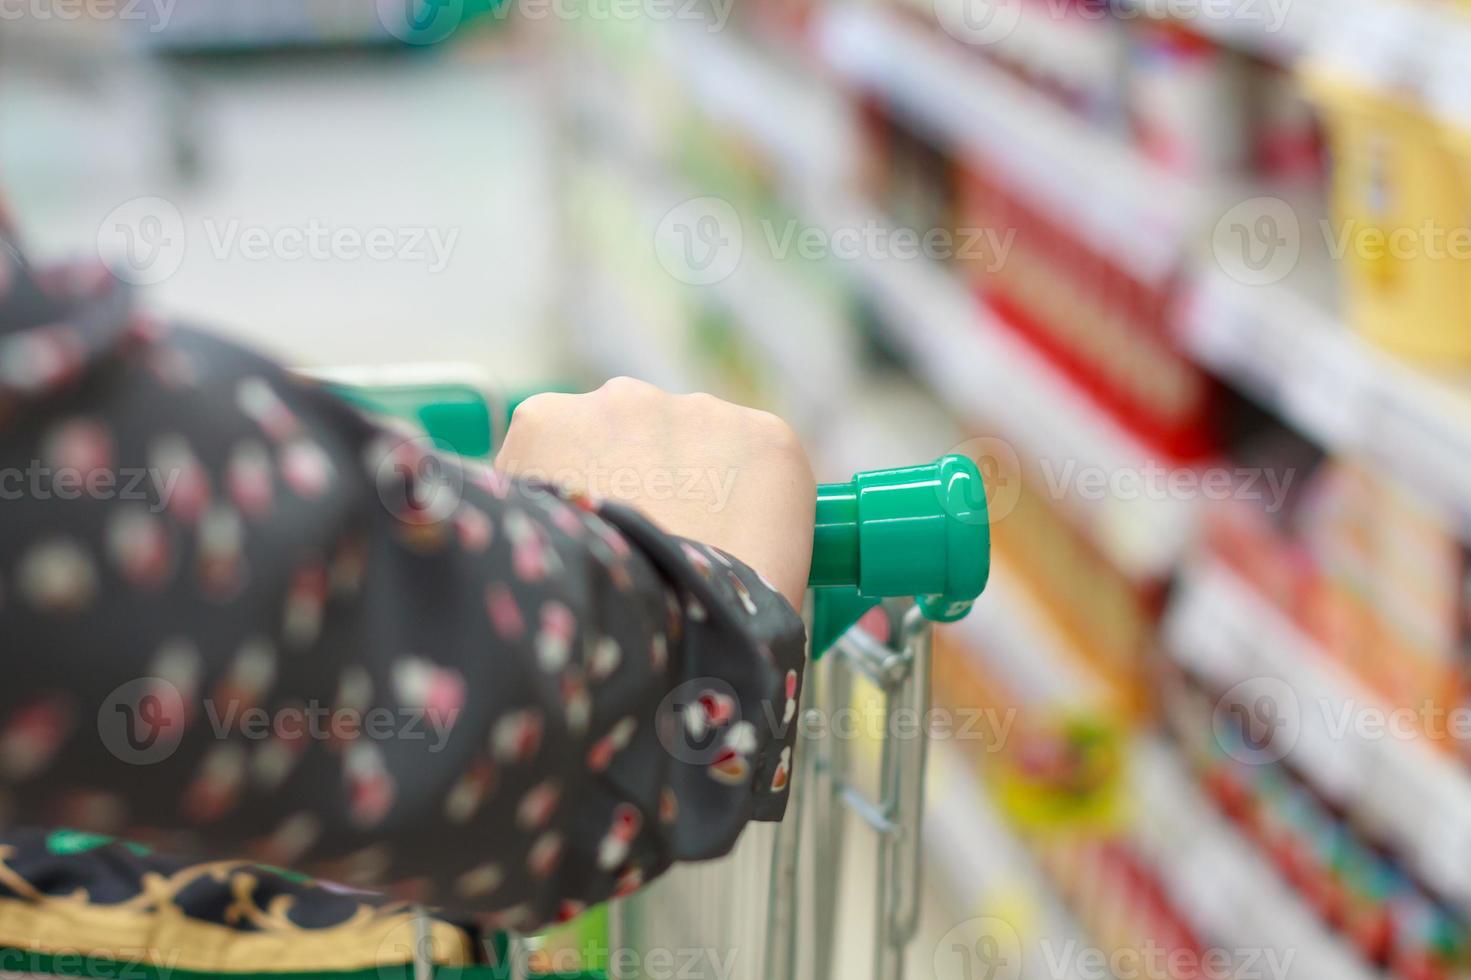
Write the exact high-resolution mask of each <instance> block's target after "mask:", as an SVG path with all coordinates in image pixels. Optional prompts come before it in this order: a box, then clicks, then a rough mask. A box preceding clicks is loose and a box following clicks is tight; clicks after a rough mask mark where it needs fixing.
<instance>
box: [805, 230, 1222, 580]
mask: <svg viewBox="0 0 1471 980" xmlns="http://www.w3.org/2000/svg"><path fill="white" fill-rule="evenodd" d="M813 217H814V218H816V219H818V223H819V224H822V225H824V226H826V227H828V228H864V227H869V226H870V225H871V224H878V223H880V222H879V219H878V218H877V217H876V216H875V215H873V214H871V213H869V212H867V211H866V210H865V209H863V208H862V207H860V206H852V205H834V206H833V207H832V208H831V209H829V211H828V213H827V214H825V215H822V216H818V215H815V214H814V215H813ZM854 266H855V268H854V269H853V272H854V280H855V282H857V283H859V285H860V286H862V287H863V288H865V289H867V290H868V292H869V293H870V295H871V296H872V297H873V300H874V302H875V304H876V305H877V307H878V308H879V312H880V314H881V320H882V324H881V325H882V327H883V328H884V329H886V330H887V331H888V335H889V338H890V340H891V341H892V342H893V344H894V345H895V346H896V347H898V348H900V349H901V350H903V351H904V352H905V353H906V354H907V355H908V356H909V358H910V360H911V361H912V363H914V364H915V365H916V367H917V369H918V372H919V374H920V376H921V377H922V378H923V380H924V381H925V382H926V384H928V385H929V386H930V387H931V388H932V389H933V390H934V391H935V392H936V393H938V394H939V396H940V397H941V398H943V399H944V400H945V402H946V403H947V404H948V406H949V408H950V409H951V411H953V412H955V413H956V415H957V416H959V417H961V418H962V419H965V420H967V421H969V420H972V419H982V420H984V421H986V422H987V423H989V424H991V425H993V426H995V427H996V431H998V432H1001V433H1004V434H1005V436H1006V438H1007V439H1011V440H1014V441H1015V442H1016V452H1017V455H1018V456H1019V457H1020V458H1021V459H1025V460H1028V461H1029V464H1028V465H1033V464H1035V465H1037V466H1047V467H1049V468H1050V472H1051V473H1052V474H1054V475H1057V474H1062V473H1075V472H1078V471H1080V470H1083V469H1087V470H1097V471H1099V472H1102V473H1107V474H1115V473H1118V472H1120V471H1125V470H1134V471H1143V470H1145V469H1149V468H1153V467H1154V466H1157V465H1161V466H1162V465H1165V464H1164V463H1163V462H1162V461H1161V460H1159V459H1158V457H1157V456H1156V455H1155V454H1154V453H1153V452H1151V451H1150V450H1149V449H1148V448H1147V447H1146V446H1144V445H1143V444H1142V443H1140V442H1139V441H1138V440H1136V439H1134V438H1133V437H1132V436H1131V435H1130V434H1129V433H1127V432H1126V431H1124V430H1123V429H1122V428H1121V427H1119V426H1118V425H1117V424H1116V423H1114V422H1113V421H1112V420H1111V419H1109V418H1108V417H1107V416H1106V415H1105V414H1104V413H1103V412H1102V411H1101V410H1100V409H1098V408H1097V407H1095V406H1094V405H1093V403H1092V402H1091V401H1089V400H1088V398H1087V396H1086V395H1084V394H1083V393H1082V392H1080V391H1078V390H1077V388H1076V387H1075V386H1074V385H1073V384H1072V383H1071V382H1070V381H1068V380H1067V379H1066V378H1065V377H1063V376H1062V374H1061V373H1059V372H1058V371H1057V370H1056V369H1055V368H1053V367H1052V366H1051V365H1050V364H1048V363H1047V361H1046V360H1045V359H1044V358H1043V357H1042V356H1041V355H1039V354H1037V353H1036V352H1035V351H1033V350H1031V349H1030V348H1029V347H1028V346H1027V344H1026V343H1025V342H1024V341H1022V340H1020V339H1018V338H1017V337H1016V336H1015V335H1014V334H1012V333H1011V332H1010V331H1008V330H1007V329H1006V328H1005V327H1003V326H1001V325H1000V324H998V323H997V322H996V321H995V320H994V319H993V317H992V316H991V315H990V314H989V312H988V311H987V310H986V309H985V307H984V306H983V305H981V303H980V301H979V300H978V299H977V298H976V297H975V296H974V295H973V294H972V293H971V291H970V290H968V289H966V288H965V286H964V284H962V283H961V282H960V281H959V280H958V279H957V278H956V277H955V276H954V275H953V274H952V273H951V272H950V271H949V270H948V269H946V268H944V267H943V266H940V265H938V264H935V263H933V262H930V261H928V260H923V259H914V260H888V259H883V258H880V257H878V256H868V257H864V258H861V259H857V260H855V262H854ZM1062 503H1063V504H1064V505H1065V506H1068V507H1071V508H1073V509H1074V510H1075V511H1076V512H1077V513H1078V515H1079V516H1080V518H1081V519H1082V520H1083V521H1084V522H1085V523H1086V527H1087V531H1088V533H1089V534H1091V535H1092V536H1093V537H1094V539H1095V540H1096V542H1097V543H1098V545H1099V547H1100V548H1101V549H1102V550H1103V551H1104V553H1105V554H1106V555H1108V557H1109V558H1110V559H1111V560H1112V561H1113V563H1114V564H1115V565H1116V566H1117V567H1119V568H1120V569H1122V570H1123V571H1124V572H1125V573H1126V574H1129V575H1133V576H1135V577H1137V578H1141V579H1143V578H1151V577H1158V576H1162V575H1165V574H1168V572H1169V569H1170V567H1171V565H1172V564H1173V562H1174V561H1175V559H1176V557H1177V556H1178V554H1179V553H1180V550H1181V548H1182V546H1183V545H1184V544H1185V543H1186V541H1187V539H1188V538H1189V536H1190V534H1191V532H1192V530H1193V525H1194V514H1195V507H1194V504H1193V502H1192V501H1189V500H1184V499H1179V498H1171V499H1167V500H1166V499H1159V498H1158V497H1151V496H1150V495H1147V494H1139V495H1135V496H1132V497H1120V496H1118V495H1115V494H1107V495H1090V496H1089V497H1088V498H1087V499H1084V497H1083V496H1081V495H1079V494H1076V493H1074V494H1069V495H1065V496H1064V498H1063V500H1062ZM1002 519H1004V516H1003V518H1002Z"/></svg>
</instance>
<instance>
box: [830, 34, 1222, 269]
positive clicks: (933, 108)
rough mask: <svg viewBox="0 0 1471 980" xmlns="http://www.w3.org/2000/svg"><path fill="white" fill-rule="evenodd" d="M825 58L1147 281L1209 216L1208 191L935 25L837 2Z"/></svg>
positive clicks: (1169, 264) (1173, 259) (1171, 262)
mask: <svg viewBox="0 0 1471 980" xmlns="http://www.w3.org/2000/svg"><path fill="white" fill-rule="evenodd" d="M819 38H820V46H821V50H822V52H823V55H824V57H825V59H826V60H827V61H828V62H829V63H830V64H831V66H832V67H833V68H834V69H835V70H836V71H837V72H838V73H839V74H840V75H842V76H844V77H846V78H847V79H849V80H850V81H852V82H854V83H856V84H858V85H860V86H862V87H865V88H868V89H870V90H872V91H875V92H877V93H879V94H881V95H882V96H884V97H885V98H886V99H887V100H888V101H889V102H890V103H891V104H892V105H893V106H895V107H896V108H897V109H898V110H899V111H901V112H903V113H905V114H906V115H907V116H908V117H910V118H911V120H912V121H913V122H914V123H915V124H916V125H918V126H920V127H923V128H924V129H925V130H926V131H928V132H930V133H931V134H932V135H933V136H935V137H936V138H938V139H940V140H941V141H943V142H944V143H946V144H949V145H950V146H951V147H952V148H954V149H955V150H956V151H958V152H960V153H961V154H963V155H971V156H974V157H977V158H979V159H982V160H985V161H986V162H987V163H988V164H989V165H991V166H992V167H994V168H996V169H998V170H999V171H1001V172H1003V173H1005V174H1006V175H1007V177H1008V179H1009V180H1010V181H1011V182H1012V183H1013V184H1014V185H1015V186H1016V187H1018V188H1021V189H1023V190H1024V192H1026V193H1027V194H1028V195H1029V196H1030V197H1031V198H1032V199H1033V201H1034V203H1035V205H1036V206H1038V207H1040V208H1043V209H1047V210H1050V211H1052V212H1053V213H1054V215H1055V216H1056V218H1057V219H1058V220H1059V221H1060V222H1061V223H1063V224H1066V225H1068V226H1071V227H1074V228H1076V229H1078V231H1079V232H1080V233H1081V234H1082V235H1083V236H1084V237H1085V238H1086V240H1088V241H1089V242H1090V243H1091V245H1092V246H1093V247H1094V248H1095V249H1097V250H1098V251H1099V252H1101V253H1102V254H1107V255H1111V256H1115V257H1117V259H1118V260H1119V261H1121V262H1123V263H1125V264H1126V265H1128V266H1129V267H1130V271H1132V272H1133V273H1134V274H1135V275H1137V276H1139V277H1140V278H1141V279H1142V280H1144V281H1146V282H1158V281H1160V280H1161V279H1162V278H1163V277H1164V276H1167V275H1168V274H1169V273H1170V272H1171V271H1172V269H1173V268H1174V267H1175V266H1176V264H1177V263H1178V261H1179V259H1180V258H1181V256H1182V255H1183V252H1184V248H1185V246H1186V244H1187V243H1189V242H1190V241H1192V240H1193V237H1194V236H1195V235H1196V234H1197V233H1198V231H1199V229H1200V227H1202V224H1203V222H1204V221H1205V219H1206V217H1207V215H1208V209H1209V207H1210V206H1211V203H1212V201H1211V197H1212V195H1211V194H1210V193H1207V191H1206V189H1205V188H1202V187H1200V186H1197V185H1194V184H1191V183H1189V182H1187V181H1183V180H1181V179H1180V178H1179V177H1178V176H1176V175H1175V174H1173V173H1170V172H1169V171H1166V170H1164V169H1162V168H1160V167H1158V166H1156V165H1155V164H1153V163H1152V162H1150V161H1149V160H1148V159H1146V158H1145V157H1144V156H1142V155H1141V154H1140V153H1138V152H1137V151H1135V150H1134V149H1133V148H1132V147H1130V146H1128V145H1127V144H1126V143H1125V142H1123V141H1122V140H1120V139H1118V138H1116V137H1114V136H1113V135H1110V134H1109V133H1106V132H1103V131H1101V130H1099V129H1097V128H1095V127H1094V126H1092V125H1090V124H1089V123H1088V122H1086V121H1084V120H1082V119H1079V118H1076V117H1074V116H1072V115H1070V114H1069V113H1068V112H1067V110H1065V109H1063V108H1061V107H1060V106H1058V105H1056V104H1055V103H1053V102H1051V101H1050V100H1049V99H1048V98H1047V97H1046V96H1044V95H1042V94H1040V93H1038V92H1035V91H1033V90H1032V89H1031V88H1029V87H1028V86H1027V85H1025V84H1024V83H1022V82H1020V81H1017V80H1016V79H1014V78H1012V77H1010V76H1009V75H1007V74H1006V73H1005V72H1004V71H1002V70H1001V69H999V68H997V67H995V66H994V65H991V64H988V63H987V62H986V61H985V59H984V58H983V57H982V56H981V55H980V54H978V53H977V52H976V51H974V50H968V49H966V48H965V47H964V46H963V45H961V44H960V43H959V42H955V41H952V40H951V39H949V38H947V37H946V36H944V35H941V34H938V33H937V32H931V31H926V30H924V29H922V28H921V27H919V26H918V25H916V24H914V23H912V22H910V21H908V20H906V19H904V18H902V17H899V16H897V15H895V14H892V13H886V12H884V11H881V10H877V9H872V8H865V7H856V6H844V7H840V8H837V9H835V10H833V11H832V12H831V13H829V14H828V15H826V17H825V19H824V20H823V21H822V22H821V26H820V30H819Z"/></svg>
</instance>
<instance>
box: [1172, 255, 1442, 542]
mask: <svg viewBox="0 0 1471 980" xmlns="http://www.w3.org/2000/svg"><path fill="white" fill-rule="evenodd" d="M1332 275H1333V271H1332V268H1331V267H1330V266H1329V265H1328V264H1327V263H1326V262H1325V261H1318V260H1316V259H1315V258H1314V257H1312V256H1305V257H1304V262H1303V264H1302V265H1301V266H1300V268H1299V269H1298V270H1297V271H1296V272H1295V273H1294V274H1293V275H1292V276H1290V277H1288V278H1287V279H1285V280H1284V281H1282V282H1280V283H1275V284H1271V285H1263V286H1257V285H1248V284H1244V283H1242V282H1239V281H1237V280H1236V279H1233V278H1232V277H1231V276H1230V275H1229V274H1228V273H1227V272H1225V271H1224V270H1223V269H1222V267H1221V266H1220V265H1218V264H1214V263H1202V264H1201V265H1200V266H1199V267H1198V269H1197V271H1196V274H1195V275H1193V276H1192V283H1193V294H1192V295H1191V297H1190V300H1189V302H1188V304H1186V313H1185V315H1184V317H1183V318H1182V321H1181V323H1180V328H1181V332H1182V338H1183V340H1184V342H1185V344H1186V346H1187V347H1188V348H1189V350H1190V351H1191V353H1192V355H1193V356H1194V357H1195V358H1197V359H1198V360H1199V361H1200V362H1201V363H1202V364H1204V365H1205V366H1206V367H1207V368H1209V369H1210V370H1212V371H1214V372H1215V373H1217V374H1219V375H1220V376H1222V377H1224V378H1226V379H1227V380H1229V381H1231V382H1232V383H1233V384H1235V385H1236V386H1238V387H1239V388H1241V389H1242V390H1243V391H1245V392H1247V393H1248V394H1250V395H1251V396H1253V397H1254V398H1256V399H1257V400H1259V401H1260V402H1262V403H1263V404H1264V405H1265V406H1266V407H1267V408H1269V409H1271V410H1272V411H1274V412H1276V413H1277V414H1278V415H1279V416H1281V417H1282V418H1283V419H1285V420H1287V421H1288V422H1289V423H1291V424H1292V425H1294V426H1295V427H1297V428H1298V429H1300V430H1301V431H1302V432H1303V433H1304V434H1305V435H1307V436H1308V437H1309V438H1311V439H1314V440H1315V441H1317V442H1319V443H1321V444H1322V445H1323V447H1324V448H1326V449H1329V450H1332V451H1336V452H1348V453H1353V454H1356V455H1359V456H1361V457H1363V458H1365V459H1369V460H1373V461H1376V462H1378V463H1381V464H1383V465H1384V466H1386V467H1388V468H1389V469H1390V470H1391V471H1393V472H1394V473H1396V474H1398V476H1399V477H1401V478H1402V479H1404V480H1406V481H1407V482H1409V483H1411V484H1412V485H1413V486H1415V487H1416V488H1417V489H1419V490H1421V491H1422V492H1424V493H1425V494H1427V495H1428V496H1430V497H1431V498H1433V499H1434V500H1435V502H1436V503H1438V504H1441V505H1443V506H1445V507H1447V508H1448V509H1449V510H1450V511H1451V512H1453V513H1455V514H1457V515H1458V516H1459V518H1460V520H1461V521H1462V523H1463V525H1464V530H1465V532H1466V533H1467V534H1468V535H1471V387H1468V385H1467V384H1465V383H1457V382H1456V381H1454V380H1450V379H1448V378H1447V377H1446V376H1444V375H1440V376H1437V375H1435V374H1433V373H1431V372H1430V371H1427V370H1422V369H1417V368H1416V367H1414V366H1412V365H1410V364H1408V363H1406V362H1404V361H1401V360H1399V359H1397V358H1395V357H1394V356H1392V355H1391V354H1389V353H1386V352H1385V351H1383V350H1380V349H1379V348H1377V347H1375V346H1374V345H1373V344H1371V343H1370V342H1369V341H1367V340H1365V339H1363V338H1362V337H1360V336H1359V335H1357V334H1356V333H1354V332H1353V331H1352V330H1350V329H1349V327H1348V326H1347V324H1345V323H1344V322H1342V321H1341V320H1340V319H1339V317H1338V315H1337V314H1336V312H1334V301H1333V298H1332V297H1333V295H1334V292H1335V283H1334V282H1333V281H1332Z"/></svg>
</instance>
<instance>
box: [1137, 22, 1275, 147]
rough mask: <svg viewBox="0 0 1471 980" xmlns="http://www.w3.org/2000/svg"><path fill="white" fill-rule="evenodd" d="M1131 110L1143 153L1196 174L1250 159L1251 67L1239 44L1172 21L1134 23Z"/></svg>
mask: <svg viewBox="0 0 1471 980" xmlns="http://www.w3.org/2000/svg"><path fill="white" fill-rule="evenodd" d="M1129 74H1130V80H1129V81H1130V85H1129V88H1130V100H1129V103H1130V109H1131V115H1132V116H1133V120H1134V127H1135V131H1136V133H1137V134H1138V139H1139V143H1140V145H1141V146H1142V147H1143V149H1144V152H1145V153H1146V154H1148V155H1149V156H1150V157H1151V158H1152V159H1154V160H1156V161H1157V162H1159V163H1161V164H1163V165H1164V166H1166V167H1168V168H1169V169H1171V170H1174V171H1177V172H1180V173H1184V174H1189V175H1192V176H1212V175H1215V174H1231V173H1237V172H1240V171H1243V170H1245V169H1246V167H1247V165H1248V163H1249V162H1250V160H1251V154H1252V138H1251V117H1250V114H1249V112H1248V104H1249V103H1248V95H1249V89H1248V78H1249V76H1248V67H1247V65H1246V63H1245V59H1244V58H1243V57H1242V56H1241V55H1238V54H1236V53H1235V52H1233V51H1229V50H1227V49H1226V48H1224V47H1222V46H1221V45H1219V44H1216V43H1215V42H1213V41H1210V40H1208V39H1206V38H1204V37H1201V36H1200V35H1198V34H1194V33H1191V32H1190V31H1188V30H1186V29H1185V28H1183V27H1180V26H1178V25H1176V24H1174V23H1171V22H1169V21H1148V20H1145V21H1141V22H1139V23H1138V24H1137V25H1136V26H1135V31H1134V35H1133V44H1132V56H1131V59H1130V69H1129Z"/></svg>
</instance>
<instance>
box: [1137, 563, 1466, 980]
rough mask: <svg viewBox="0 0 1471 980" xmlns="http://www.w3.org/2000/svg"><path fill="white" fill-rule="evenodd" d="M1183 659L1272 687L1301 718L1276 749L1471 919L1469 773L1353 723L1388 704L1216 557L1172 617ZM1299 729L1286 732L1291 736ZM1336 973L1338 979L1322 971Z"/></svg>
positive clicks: (1190, 579) (1191, 570) (1172, 641)
mask: <svg viewBox="0 0 1471 980" xmlns="http://www.w3.org/2000/svg"><path fill="white" fill-rule="evenodd" d="M1164 635H1165V638H1166V643H1167V645H1168V647H1169V649H1170V650H1171V653H1172V655H1173V656H1174V657H1175V658H1176V659H1177V660H1179V661H1180V662H1181V663H1183V664H1184V665H1186V666H1187V667H1189V668H1190V669H1192V670H1194V671H1195V672H1196V673H1198V674H1200V675H1201V676H1203V677H1206V678H1208V679H1210V680H1211V681H1212V682H1213V683H1215V684H1217V685H1220V686H1222V687H1226V688H1229V687H1232V686H1235V685H1237V684H1240V683H1243V682H1245V681H1248V680H1257V679H1271V680H1275V681H1277V682H1280V683H1281V684H1283V685H1285V686H1286V688H1287V689H1290V690H1291V692H1292V694H1293V695H1294V700H1295V702H1296V703H1295V704H1294V703H1292V702H1291V701H1289V702H1288V703H1287V704H1285V705H1280V706H1279V710H1281V711H1282V712H1283V713H1282V715H1281V717H1283V718H1286V719H1289V722H1290V719H1291V718H1292V717H1293V716H1294V715H1295V716H1296V717H1297V718H1298V719H1299V720H1300V725H1299V726H1296V727H1297V728H1299V733H1298V734H1297V737H1296V739H1295V741H1294V743H1293V744H1291V745H1285V746H1282V747H1281V748H1280V750H1279V751H1284V752H1285V759H1286V761H1287V762H1288V763H1290V764H1292V765H1293V766H1294V767H1295V768H1296V769H1297V770H1298V771H1299V772H1301V773H1303V774H1304V775H1305V776H1306V777H1307V778H1308V779H1309V780H1311V781H1312V782H1313V783H1314V785H1316V786H1317V787H1318V788H1319V790H1320V791H1321V792H1323V793H1324V794H1325V795H1327V796H1329V797H1331V798H1333V799H1335V800H1337V801H1339V802H1340V803H1342V804H1343V805H1344V806H1346V807H1347V808H1349V809H1350V810H1351V811H1352V812H1353V813H1354V814H1355V816H1356V817H1358V818H1359V819H1361V820H1362V821H1363V823H1364V824H1365V826H1367V827H1368V828H1369V829H1370V830H1371V831H1372V832H1374V833H1376V834H1377V835H1379V836H1381V837H1382V838H1383V839H1384V840H1385V841H1386V843H1389V844H1391V845H1393V846H1394V847H1395V848H1396V850H1397V851H1398V852H1399V853H1400V855H1401V856H1402V857H1403V858H1404V859H1405V860H1406V861H1407V862H1408V864H1409V865H1410V866H1411V867H1413V868H1414V869H1415V870H1416V872H1417V873H1418V874H1419V875H1420V877H1421V878H1422V879H1423V880H1424V881H1425V882H1426V883H1427V884H1429V885H1431V886H1432V887H1434V888H1435V889H1437V890H1438V891H1439V892H1440V893H1441V894H1442V895H1443V896H1444V897H1445V898H1447V899H1449V900H1451V901H1453V902H1455V903H1456V904H1457V905H1458V906H1459V907H1460V908H1461V909H1462V911H1464V912H1467V913H1471V878H1468V876H1467V875H1466V873H1465V869H1466V868H1467V867H1471V771H1468V770H1467V769H1466V768H1465V767H1463V766H1462V765H1461V764H1459V763H1457V762H1456V761H1455V760H1454V759H1452V758H1451V757H1449V756H1447V755H1445V754H1442V753H1441V752H1439V751H1437V750H1436V749H1435V748H1434V747H1433V746H1432V745H1431V744H1430V743H1429V742H1428V741H1426V740H1424V739H1422V738H1418V737H1416V738H1414V739H1410V740H1406V739H1403V738H1397V737H1395V736H1394V735H1393V734H1391V733H1390V732H1389V731H1385V732H1379V731H1376V730H1373V729H1371V728H1369V727H1368V726H1357V725H1353V724H1348V723H1347V722H1348V719H1349V718H1350V716H1351V714H1352V712H1353V711H1354V709H1355V707H1357V708H1358V709H1359V710H1364V709H1373V708H1375V707H1377V706H1378V705H1379V704H1380V702H1379V699H1378V698H1376V696H1375V695H1374V694H1372V693H1371V692H1370V691H1369V690H1368V689H1366V688H1365V687H1364V686H1363V685H1362V684H1361V683H1360V682H1359V681H1358V680H1357V679H1356V678H1355V677H1353V676H1352V675H1351V674H1350V673H1348V671H1346V670H1345V669H1344V668H1342V667H1341V666H1339V665H1338V664H1337V663H1335V662H1334V661H1333V660H1332V659H1331V658H1330V657H1329V655H1328V654H1327V653H1326V652H1324V651H1323V650H1322V649H1321V648H1320V647H1318V646H1317V645H1316V644H1315V643H1314V642H1313V640H1311V639H1310V638H1309V637H1307V636H1306V635H1304V634H1303V633H1302V632H1301V631H1300V630H1298V629H1297V627H1296V626H1294V625H1293V624H1292V623H1291V622H1290V621H1289V620H1288V618H1287V617H1286V616H1285V615H1283V614H1282V613H1281V612H1280V611H1279V610H1278V609H1277V608H1276V607H1275V606H1274V605H1272V604H1271V603H1270V602H1269V601H1268V600H1266V599H1265V598H1263V597H1262V596H1261V595H1259V594H1258V593H1257V591H1256V590H1255V589H1254V588H1253V587H1252V586H1251V585H1250V584H1249V583H1247V582H1246V581H1244V580H1243V579H1242V578H1241V577H1240V576H1239V575H1237V574H1236V573H1235V572H1233V571H1231V570H1230V569H1228V568H1226V567H1225V566H1224V565H1222V564H1221V563H1219V562H1217V561H1214V560H1203V561H1201V562H1199V563H1198V564H1194V565H1191V566H1189V567H1187V569H1186V571H1185V573H1184V574H1183V576H1182V581H1181V583H1180V587H1179V592H1178V594H1177V596H1176V599H1175V602H1174V603H1173V605H1172V606H1171V608H1170V610H1169V612H1168V613H1167V615H1166V620H1165V625H1164ZM1293 727H1294V726H1292V725H1291V724H1290V723H1289V724H1288V725H1287V726H1286V727H1285V728H1284V729H1283V730H1284V731H1288V732H1290V731H1292V729H1293ZM1325 975H1331V974H1325Z"/></svg>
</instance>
